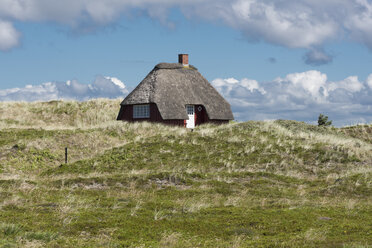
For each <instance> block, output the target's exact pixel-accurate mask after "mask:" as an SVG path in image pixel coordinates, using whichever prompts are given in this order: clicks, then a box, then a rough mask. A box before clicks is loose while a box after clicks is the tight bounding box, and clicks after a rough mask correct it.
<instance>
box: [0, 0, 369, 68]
mask: <svg viewBox="0 0 372 248" xmlns="http://www.w3.org/2000/svg"><path fill="white" fill-rule="evenodd" d="M171 8H179V9H181V11H182V13H184V15H185V16H186V17H187V18H190V19H195V18H199V19H205V20H210V21H216V20H217V21H222V22H223V23H225V24H226V25H228V26H231V27H232V28H235V29H238V30H240V31H241V32H242V33H243V34H244V35H246V37H247V38H248V39H250V40H263V41H266V42H269V43H273V44H277V45H281V46H285V47H290V48H307V49H309V51H310V52H309V53H308V54H307V58H308V62H309V63H315V64H317V63H320V64H322V63H328V62H330V61H331V59H332V58H331V57H330V55H327V54H325V53H324V52H323V51H322V49H321V47H322V45H323V44H324V43H325V42H328V41H332V40H334V39H348V38H351V39H353V40H355V41H358V42H361V43H364V44H365V45H367V46H368V47H369V48H371V49H372V3H371V2H370V1H368V0H337V1H335V0H322V1H319V0H282V1H277V0H203V1H200V0H188V1H179V0H105V1H102V0H64V1H60V0H27V1H24V0H0V19H2V20H3V21H8V24H9V21H14V20H17V21H24V22H27V21H36V22H39V21H53V22H57V23H61V24H64V25H68V26H70V27H72V28H79V27H84V26H86V25H88V26H94V25H96V26H102V25H107V24H110V23H114V22H115V21H117V20H119V19H120V17H121V16H123V15H128V16H130V15H131V14H132V13H133V12H132V11H133V10H134V11H136V13H138V12H140V13H141V12H142V13H146V14H147V15H148V16H150V17H151V18H154V19H157V20H159V21H160V22H161V23H163V24H165V25H166V26H168V27H173V26H174V23H172V22H170V21H169V18H168V12H169V10H170V9H171ZM1 29H3V30H6V29H9V28H4V27H0V30H1ZM13 30H14V29H13ZM15 40H17V39H15ZM9 44H10V45H7V47H11V46H14V45H16V43H15V42H10V43H9ZM314 49H315V50H314Z"/></svg>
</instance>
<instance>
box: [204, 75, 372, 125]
mask: <svg viewBox="0 0 372 248" xmlns="http://www.w3.org/2000/svg"><path fill="white" fill-rule="evenodd" d="M247 81H248V82H255V83H254V89H253V90H250V89H249V88H246V87H245V85H246V82H247ZM371 81H372V74H371V75H370V76H369V77H368V79H367V80H366V82H360V81H359V80H358V78H357V77H356V76H350V77H348V78H346V79H344V80H342V81H338V82H331V81H328V80H327V75H326V74H324V73H321V72H319V71H306V72H302V73H292V74H288V75H286V76H285V77H284V78H277V79H274V80H273V81H270V82H257V81H255V80H251V79H246V78H244V79H242V80H237V79H234V78H229V79H220V78H219V79H215V80H213V81H212V82H211V83H212V85H213V86H214V87H215V88H216V89H217V90H218V91H219V92H220V93H221V94H222V95H223V96H224V97H225V98H226V99H227V100H228V101H229V102H230V104H231V106H232V109H233V112H234V116H235V118H236V119H238V120H241V121H245V120H265V119H291V120H299V121H306V122H310V123H314V124H315V123H316V120H317V118H318V116H319V114H320V113H323V114H326V115H328V116H329V118H330V119H332V120H333V123H334V124H335V125H338V126H342V125H350V124H356V123H360V122H365V123H366V122H367V123H370V122H372V87H367V86H366V85H367V84H368V85H370V84H371ZM256 83H257V84H256ZM258 89H261V90H258Z"/></svg>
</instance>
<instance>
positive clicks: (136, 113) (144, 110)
mask: <svg viewBox="0 0 372 248" xmlns="http://www.w3.org/2000/svg"><path fill="white" fill-rule="evenodd" d="M145 118H150V105H149V104H143V105H133V119H145Z"/></svg>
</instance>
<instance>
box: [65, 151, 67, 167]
mask: <svg viewBox="0 0 372 248" xmlns="http://www.w3.org/2000/svg"><path fill="white" fill-rule="evenodd" d="M65 164H67V147H65Z"/></svg>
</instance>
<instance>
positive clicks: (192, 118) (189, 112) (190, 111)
mask: <svg viewBox="0 0 372 248" xmlns="http://www.w3.org/2000/svg"><path fill="white" fill-rule="evenodd" d="M186 110H187V115H188V116H189V119H188V120H186V127H187V128H195V106H194V105H186Z"/></svg>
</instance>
